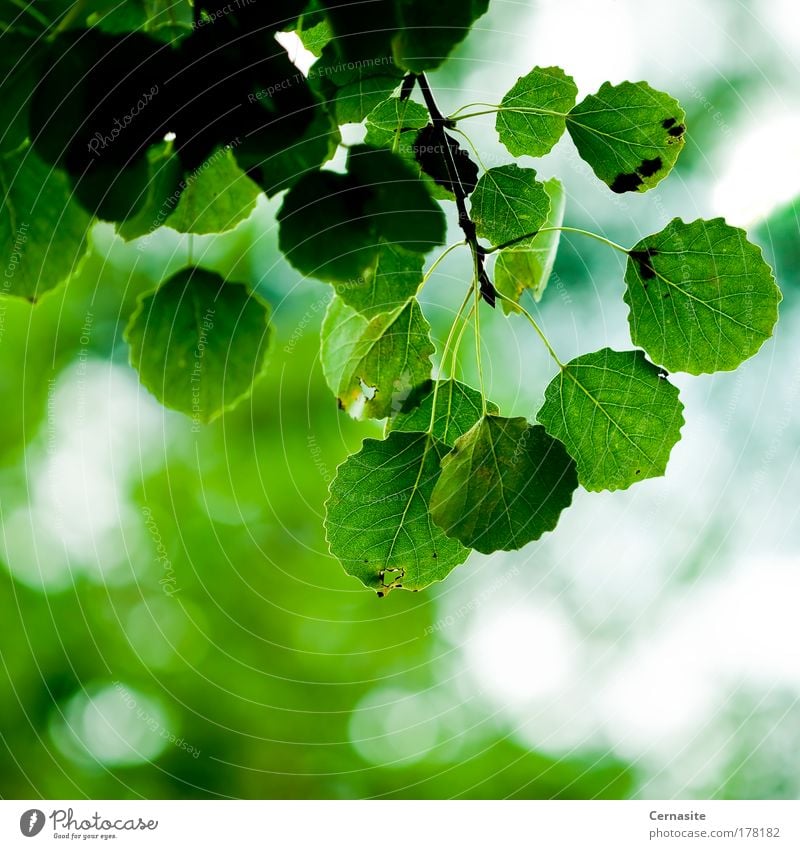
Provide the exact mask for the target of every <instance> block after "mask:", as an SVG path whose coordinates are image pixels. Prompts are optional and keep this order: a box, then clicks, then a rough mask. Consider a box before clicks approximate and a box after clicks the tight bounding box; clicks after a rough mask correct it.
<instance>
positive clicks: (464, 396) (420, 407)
mask: <svg viewBox="0 0 800 849" xmlns="http://www.w3.org/2000/svg"><path fill="white" fill-rule="evenodd" d="M433 389H434V384H433V381H431V380H427V381H425V383H423V384H420V386H418V387H416V388H415V389H414V390H413V392H412V393H411V394H410V395H409V396H408V398H407V399H406V401H405V402H404V403H403V408H402V409H401V410H400V411H399V412H398V413H396V414H395V415H393V416H392V417H391V418H390V419H389V421H388V423H387V426H388V428H389V429H390V430H404V431H422V432H424V431H427V430H428V425H430V423H431V411H432V409H433ZM487 409H488V412H490V413H497V412H499V410H498V409H497V405H496V404H493V403H492V402H491V401H489V402H488V403H487ZM482 415H483V408H482V404H481V393H480V392H478V391H477V390H475V389H473V388H472V387H471V386H466V385H465V384H463V383H459V381H457V380H441V381H439V391H438V394H437V395H436V416H435V417H434V420H433V430H432V433H433V435H434V436H435V437H436V438H437V439H438V440H440V441H441V442H443V443H444V444H445V445H453V443H454V442H455V441H456V439H458V437H459V436H463V435H464V434H465V433H466V432H467V431H468V430H469V429H470V428H471V427H472V426H473V425H474V424H475V423H476V422H477V421H478V419H480V417H481V416H482Z"/></svg>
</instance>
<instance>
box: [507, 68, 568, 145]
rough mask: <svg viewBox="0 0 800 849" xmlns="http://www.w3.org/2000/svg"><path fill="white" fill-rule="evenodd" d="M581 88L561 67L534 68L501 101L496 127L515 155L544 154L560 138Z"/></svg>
mask: <svg viewBox="0 0 800 849" xmlns="http://www.w3.org/2000/svg"><path fill="white" fill-rule="evenodd" d="M577 96H578V87H577V86H576V85H575V81H574V80H573V79H572V77H570V76H567V74H565V73H564V72H563V71H562V70H561V68H539V67H536V68H534V69H533V70H532V71H531V72H530V73H528V74H525V76H524V77H520V78H519V79H518V80H517V81H516V83H514V85H513V86H512V87H511V88H510V89H509V91H508V92H507V93H506V95H505V96H504V97H503V99H502V101H501V102H500V107H501V111H500V112H498V113H497V120H496V122H495V128H496V129H497V134H498V136H500V141H501V142H502V143H503V144H504V145H505V146H506V149H507V150H508V152H509V153H510V154H511V155H512V156H526V155H527V156H544V155H545V154H547V153H549V152H550V151H551V150H552V148H553V145H554V144H555V143H556V142H557V141H558V140H559V139H560V138H561V136H562V135H563V133H564V128H565V126H566V115H567V113H568V112H569V111H570V109H572V108H573V106H575V99H576V98H577Z"/></svg>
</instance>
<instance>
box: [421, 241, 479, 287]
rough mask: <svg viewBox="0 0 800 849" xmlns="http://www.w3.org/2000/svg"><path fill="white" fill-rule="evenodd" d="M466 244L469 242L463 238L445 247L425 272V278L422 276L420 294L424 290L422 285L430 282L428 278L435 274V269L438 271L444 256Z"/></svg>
mask: <svg viewBox="0 0 800 849" xmlns="http://www.w3.org/2000/svg"><path fill="white" fill-rule="evenodd" d="M466 244H467V243H466V241H465V240H464V239H462V240H461V241H460V242H454V243H453V244H452V245H450V246H448V247H447V248H445V249H444V250H443V251H442V252H441V253H440V254H439V256H437V257H436V259H435V260H434V261H433V262H432V263H431V267H430V268H429V269H428V270H427V271H426V272H425V274H424V276H423V278H422V282H421V283H420V284H419V286H418V287H417V294H419V293H420V291H421V290H422V287H423V286H424V285H425V284H426V283H427V282H428V280H429V279H430V276H431V274H433V272H434V271H436V268H437V266H438V265H439V263H440V262H441V261H442V260H443V259H444V258H445V257H446V256H447V255H448V254H449V253H450V252H451V251H454V250H455V249H456V248H460V247H464V246H466Z"/></svg>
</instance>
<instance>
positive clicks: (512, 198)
mask: <svg viewBox="0 0 800 849" xmlns="http://www.w3.org/2000/svg"><path fill="white" fill-rule="evenodd" d="M470 200H471V202H472V220H473V221H474V222H475V227H476V230H477V233H478V236H480V237H481V238H482V239H488V240H489V241H490V242H491V243H492V244H493V245H501V244H503V243H505V242H510V241H512V240H513V239H519V238H520V237H522V236H525V235H526V234H528V233H534V232H535V231H536V230H538V229H539V228H540V227H542V226H543V225H544V223H545V221H546V220H547V216H548V214H549V212H550V198H549V197H548V196H547V192H546V191H545V188H544V186H543V185H542V183H540V182H538V181H537V179H536V172H535V171H534V170H533V168H520V167H519V166H518V165H502V166H500V167H499V168H490V169H489V170H488V171H486V172H485V173H484V175H483V176H482V177H481V178H480V180H478V185H477V186H476V187H475V191H474V192H473V193H472V197H471V199H470ZM526 243H528V242H526Z"/></svg>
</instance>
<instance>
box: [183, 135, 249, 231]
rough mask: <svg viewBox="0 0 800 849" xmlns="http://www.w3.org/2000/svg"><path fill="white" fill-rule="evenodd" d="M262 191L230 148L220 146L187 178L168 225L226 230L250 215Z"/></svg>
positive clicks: (189, 229) (191, 228)
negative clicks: (246, 173)
mask: <svg viewBox="0 0 800 849" xmlns="http://www.w3.org/2000/svg"><path fill="white" fill-rule="evenodd" d="M260 194H261V189H260V188H259V187H258V186H257V185H256V184H255V183H254V182H253V181H252V180H251V179H250V178H249V177H247V176H246V175H245V174H244V172H243V171H242V170H241V168H239V166H238V165H237V164H236V160H235V159H234V157H233V153H232V151H231V150H230V148H220V149H218V150H216V151H214V153H212V154H211V156H210V157H209V158H208V159H207V160H206V161H205V162H204V163H203V164H202V165H201V166H200V167H199V168H198V169H197V171H195V172H193V173H192V174H191V175H190V176H189V177H188V178H187V180H186V187H185V188H184V190H183V193H182V194H181V196H180V201H179V202H178V206H177V208H176V209H175V211H174V212H173V213H172V215H170V216H169V218H168V219H167V221H166V225H167V227H171V228H172V229H173V230H177V231H178V232H179V233H197V234H198V235H204V234H207V233H224V232H225V231H226V230H232V229H233V228H234V227H236V225H237V224H240V223H241V222H242V221H244V220H245V219H246V218H248V217H249V215H250V213H251V212H252V211H253V210H254V209H255V208H256V201H257V200H258V196H259V195H260Z"/></svg>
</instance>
